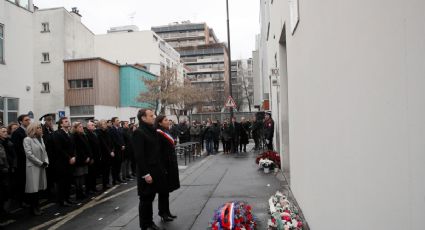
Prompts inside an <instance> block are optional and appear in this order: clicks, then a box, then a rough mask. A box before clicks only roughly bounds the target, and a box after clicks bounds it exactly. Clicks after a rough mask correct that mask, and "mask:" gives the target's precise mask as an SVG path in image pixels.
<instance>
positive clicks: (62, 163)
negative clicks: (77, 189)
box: [50, 117, 76, 206]
mask: <svg viewBox="0 0 425 230" xmlns="http://www.w3.org/2000/svg"><path fill="white" fill-rule="evenodd" d="M70 126H71V125H70V123H69V120H68V118H67V117H62V118H61V119H59V129H58V130H57V131H56V132H55V133H54V135H53V142H54V146H55V152H54V154H52V159H50V160H51V165H52V166H53V170H54V172H55V175H56V181H57V184H58V202H59V204H60V205H62V206H71V204H73V203H74V202H72V201H70V199H69V196H70V189H71V183H72V179H73V175H72V174H73V170H74V165H75V161H76V158H75V145H74V142H73V139H72V138H71V133H70V132H69V128H70Z"/></svg>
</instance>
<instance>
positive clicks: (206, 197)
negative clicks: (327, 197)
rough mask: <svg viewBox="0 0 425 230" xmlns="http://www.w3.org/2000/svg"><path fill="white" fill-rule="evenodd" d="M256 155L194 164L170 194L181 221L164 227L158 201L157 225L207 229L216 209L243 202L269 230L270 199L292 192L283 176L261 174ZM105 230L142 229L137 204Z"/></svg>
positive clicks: (222, 157)
mask: <svg viewBox="0 0 425 230" xmlns="http://www.w3.org/2000/svg"><path fill="white" fill-rule="evenodd" d="M251 148H252V146H249V149H251ZM256 154H257V153H256V152H249V153H241V154H232V155H222V154H219V155H213V156H208V157H207V158H205V159H203V160H202V161H200V162H197V163H195V164H194V165H193V166H191V167H189V168H188V169H187V170H185V171H184V173H182V174H181V175H180V181H181V185H182V186H181V188H180V189H179V190H177V191H175V192H173V193H172V194H170V210H171V212H172V213H173V214H175V215H177V216H178V218H177V219H175V220H174V221H172V222H168V223H162V222H161V221H160V219H159V217H158V216H157V215H156V213H157V212H158V211H157V201H156V200H155V202H154V207H155V208H154V221H155V222H156V223H157V224H158V225H160V226H162V227H164V228H166V229H168V230H186V229H187V230H200V229H206V228H207V227H208V223H209V222H210V220H211V218H212V216H213V213H214V210H215V209H217V208H218V207H219V206H220V205H222V204H224V203H225V202H228V201H233V200H242V201H247V202H248V203H249V204H250V205H251V206H252V207H253V214H254V216H255V217H256V218H257V222H258V227H257V229H267V219H268V213H267V210H268V199H269V198H270V196H271V195H273V194H274V193H275V192H276V191H277V190H281V191H282V190H283V191H284V193H286V194H288V192H289V190H288V185H287V183H286V181H285V179H284V178H283V176H282V174H281V173H280V172H279V173H277V174H275V173H270V174H264V173H263V172H262V171H261V170H258V166H257V165H256V164H255V156H256ZM105 229H107V230H112V229H115V230H117V229H120V230H121V229H122V230H124V229H125V230H127V229H139V219H138V200H137V199H135V200H134V207H133V208H132V209H131V210H130V211H128V212H127V213H125V214H124V215H122V216H120V217H119V218H117V219H116V220H115V221H114V222H113V223H112V224H110V225H109V226H108V227H107V228H105Z"/></svg>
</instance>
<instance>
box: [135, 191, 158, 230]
mask: <svg viewBox="0 0 425 230" xmlns="http://www.w3.org/2000/svg"><path fill="white" fill-rule="evenodd" d="M154 199H155V193H153V194H148V195H141V196H139V223H140V227H141V228H146V227H148V226H150V225H152V223H153V210H152V209H153V207H152V203H153V200H154Z"/></svg>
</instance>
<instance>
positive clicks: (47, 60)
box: [41, 53, 50, 63]
mask: <svg viewBox="0 0 425 230" xmlns="http://www.w3.org/2000/svg"><path fill="white" fill-rule="evenodd" d="M42 56H43V61H42V62H41V63H49V62H50V57H49V53H42Z"/></svg>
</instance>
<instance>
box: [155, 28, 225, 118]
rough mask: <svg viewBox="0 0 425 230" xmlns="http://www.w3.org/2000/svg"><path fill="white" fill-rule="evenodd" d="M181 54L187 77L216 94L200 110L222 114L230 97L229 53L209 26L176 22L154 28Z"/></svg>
mask: <svg viewBox="0 0 425 230" xmlns="http://www.w3.org/2000/svg"><path fill="white" fill-rule="evenodd" d="M151 29H152V30H153V31H154V32H155V33H157V34H158V35H159V36H160V37H162V38H163V39H164V40H165V41H166V42H167V43H169V44H170V45H171V46H172V47H173V48H174V49H176V50H177V51H178V52H179V53H180V57H181V58H182V61H183V62H184V64H185V65H186V66H187V68H188V70H189V71H188V72H187V78H188V79H189V80H190V82H191V83H192V84H194V85H196V86H198V87H200V88H203V89H206V90H211V91H212V92H213V93H215V94H216V95H215V96H214V97H213V98H214V100H212V101H211V102H210V103H209V104H207V105H205V106H203V107H202V108H199V111H200V112H201V111H220V110H221V109H222V108H223V105H224V100H225V99H226V98H227V97H226V95H228V94H229V90H228V87H227V86H228V81H229V71H228V58H229V57H228V52H227V47H226V46H225V44H223V43H220V42H219V41H218V39H217V37H216V36H215V34H214V30H213V29H212V28H209V27H208V25H207V24H206V23H191V22H190V21H185V22H182V23H173V24H169V25H164V26H156V27H152V28H151Z"/></svg>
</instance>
